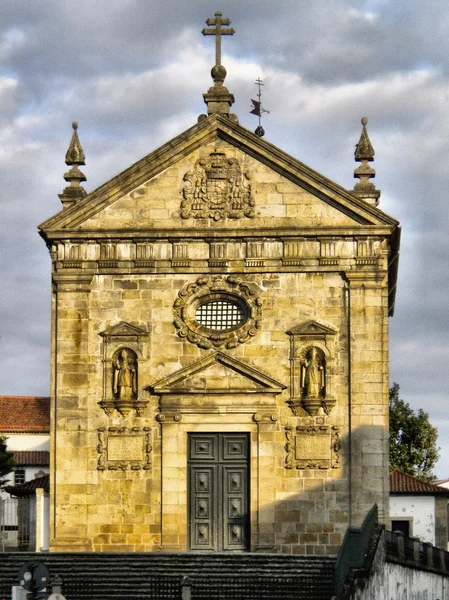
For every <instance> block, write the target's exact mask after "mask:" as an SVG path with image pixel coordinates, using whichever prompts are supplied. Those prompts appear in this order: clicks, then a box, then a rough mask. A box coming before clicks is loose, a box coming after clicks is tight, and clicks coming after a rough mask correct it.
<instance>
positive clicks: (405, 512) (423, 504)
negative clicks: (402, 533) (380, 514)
mask: <svg viewBox="0 0 449 600" xmlns="http://www.w3.org/2000/svg"><path fill="white" fill-rule="evenodd" d="M404 518H410V519H412V527H411V531H410V535H411V536H412V537H416V538H419V539H420V540H422V541H423V542H428V543H430V544H435V497H434V496H394V495H390V519H392V520H394V519H404Z"/></svg>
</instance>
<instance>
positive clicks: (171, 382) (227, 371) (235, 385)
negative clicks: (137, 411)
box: [150, 352, 286, 395]
mask: <svg viewBox="0 0 449 600" xmlns="http://www.w3.org/2000/svg"><path fill="white" fill-rule="evenodd" d="M285 388H286V386H285V385H284V384H282V383H280V382H279V381H276V380H275V379H273V378H272V377H269V376H268V375H265V374H264V373H262V372H261V371H259V370H258V369H255V368H254V367H252V366H250V365H248V364H246V363H244V362H242V361H240V360H237V359H236V358H233V357H232V356H229V355H228V354H224V353H223V352H214V353H212V354H209V355H208V356H206V357H205V358H203V359H201V360H198V361H195V362H194V363H192V364H191V365H189V366H188V367H185V368H183V369H180V370H178V371H175V372H174V373H172V374H171V375H169V376H168V377H165V378H164V379H161V380H160V381H157V382H156V383H154V384H152V385H151V386H150V389H151V391H152V392H153V393H155V394H161V395H162V394H173V393H183V394H186V393H191V394H199V393H203V394H214V393H226V394H230V393H231V394H232V393H237V394H239V393H271V394H279V393H281V392H282V390H284V389H285Z"/></svg>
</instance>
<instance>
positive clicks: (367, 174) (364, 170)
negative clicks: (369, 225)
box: [352, 117, 380, 206]
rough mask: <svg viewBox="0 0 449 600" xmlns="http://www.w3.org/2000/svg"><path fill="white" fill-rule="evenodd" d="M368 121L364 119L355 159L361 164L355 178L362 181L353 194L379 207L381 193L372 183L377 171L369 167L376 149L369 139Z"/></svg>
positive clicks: (355, 187) (357, 184) (358, 183)
mask: <svg viewBox="0 0 449 600" xmlns="http://www.w3.org/2000/svg"><path fill="white" fill-rule="evenodd" d="M367 123H368V119H367V118H366V117H363V118H362V133H361V134H360V139H359V142H358V144H356V147H355V152H354V157H355V160H356V162H360V163H361V165H360V166H359V167H357V169H355V171H354V177H355V178H358V179H360V181H359V182H357V183H356V184H355V186H354V190H353V192H352V193H353V194H354V195H355V196H357V197H358V198H360V199H361V200H364V201H365V202H367V203H368V204H372V205H373V206H377V205H378V204H379V197H380V191H379V190H376V186H375V185H374V183H372V182H371V181H370V179H371V178H373V177H374V176H375V175H376V171H375V170H374V169H373V168H372V167H370V166H369V165H368V163H369V162H372V161H373V160H374V148H373V146H372V144H371V142H370V139H369V137H368V132H367V130H366V125H367Z"/></svg>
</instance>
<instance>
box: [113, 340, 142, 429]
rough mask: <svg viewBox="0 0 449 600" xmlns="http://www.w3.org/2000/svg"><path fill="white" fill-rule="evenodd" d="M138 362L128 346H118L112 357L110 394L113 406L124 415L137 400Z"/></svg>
mask: <svg viewBox="0 0 449 600" xmlns="http://www.w3.org/2000/svg"><path fill="white" fill-rule="evenodd" d="M137 374H138V362H137V355H136V353H135V352H134V351H133V350H131V349H130V348H119V349H118V350H117V351H116V352H115V353H114V355H113V357H112V396H113V399H114V405H115V408H116V409H117V410H118V411H119V412H120V413H121V414H122V415H123V416H124V417H126V416H127V415H128V414H129V412H130V410H131V409H132V408H133V407H135V402H136V400H137V390H138V387H137Z"/></svg>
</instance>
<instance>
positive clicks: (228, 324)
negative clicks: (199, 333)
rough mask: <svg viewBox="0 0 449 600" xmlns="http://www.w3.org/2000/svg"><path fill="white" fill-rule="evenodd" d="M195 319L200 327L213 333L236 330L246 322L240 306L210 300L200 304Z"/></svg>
mask: <svg viewBox="0 0 449 600" xmlns="http://www.w3.org/2000/svg"><path fill="white" fill-rule="evenodd" d="M195 318H196V321H197V322H198V323H199V324H200V325H202V326H203V327H207V329H212V330H213V331H226V330H229V329H236V328H237V327H240V326H241V325H243V323H244V322H245V320H246V318H245V311H244V310H243V308H242V306H240V304H239V303H237V302H231V301H230V300H211V301H209V302H204V304H200V305H199V306H198V308H197V309H196V313H195Z"/></svg>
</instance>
